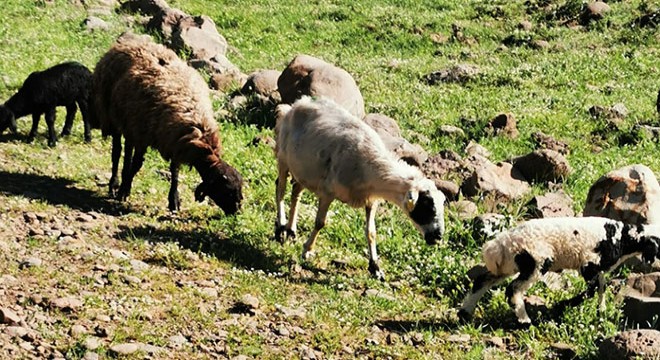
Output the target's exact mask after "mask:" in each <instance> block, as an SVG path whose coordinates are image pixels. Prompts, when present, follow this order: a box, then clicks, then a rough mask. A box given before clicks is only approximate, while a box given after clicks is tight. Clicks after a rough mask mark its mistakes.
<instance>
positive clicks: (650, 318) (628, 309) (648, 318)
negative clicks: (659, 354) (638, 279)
mask: <svg viewBox="0 0 660 360" xmlns="http://www.w3.org/2000/svg"><path fill="white" fill-rule="evenodd" d="M622 311H623V315H624V316H625V318H626V319H627V324H630V326H634V327H637V328H650V327H652V326H655V328H656V329H658V330H660V322H658V321H657V319H660V297H651V296H644V295H642V294H640V293H639V292H637V291H635V290H630V289H629V290H627V291H625V294H624V298H623V308H622ZM658 346H659V347H660V342H658Z"/></svg>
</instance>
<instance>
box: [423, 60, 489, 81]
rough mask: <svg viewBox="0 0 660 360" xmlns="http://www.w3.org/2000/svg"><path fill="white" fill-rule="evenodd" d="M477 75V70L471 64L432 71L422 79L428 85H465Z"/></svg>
mask: <svg viewBox="0 0 660 360" xmlns="http://www.w3.org/2000/svg"><path fill="white" fill-rule="evenodd" d="M478 74H479V68H478V67H477V66H476V65H471V64H459V65H456V66H454V67H451V68H448V69H443V70H439V71H434V72H432V73H430V74H428V75H426V76H425V77H424V80H425V82H426V83H427V84H429V85H437V84H440V83H465V82H468V81H470V80H472V79H473V78H475V77H476V76H477V75H478Z"/></svg>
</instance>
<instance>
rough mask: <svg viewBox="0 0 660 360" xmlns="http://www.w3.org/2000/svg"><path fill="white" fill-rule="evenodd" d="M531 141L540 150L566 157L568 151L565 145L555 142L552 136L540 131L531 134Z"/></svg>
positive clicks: (561, 142)
mask: <svg viewBox="0 0 660 360" xmlns="http://www.w3.org/2000/svg"><path fill="white" fill-rule="evenodd" d="M532 141H534V142H535V143H536V145H537V147H539V148H541V149H548V150H554V151H556V152H558V153H560V154H562V155H568V152H569V149H568V144H567V143H565V142H563V141H559V140H555V139H554V138H553V137H552V136H550V135H546V134H544V133H542V132H540V131H537V132H535V133H533V134H532Z"/></svg>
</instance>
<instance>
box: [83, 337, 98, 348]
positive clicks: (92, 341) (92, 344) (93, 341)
mask: <svg viewBox="0 0 660 360" xmlns="http://www.w3.org/2000/svg"><path fill="white" fill-rule="evenodd" d="M83 346H84V347H85V349H87V350H90V351H94V350H96V349H98V348H99V347H100V346H101V341H100V340H99V338H97V337H94V336H88V337H86V338H85V340H84V341H83Z"/></svg>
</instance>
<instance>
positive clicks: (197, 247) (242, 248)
mask: <svg viewBox="0 0 660 360" xmlns="http://www.w3.org/2000/svg"><path fill="white" fill-rule="evenodd" d="M117 236H118V237H119V238H121V239H127V238H138V239H143V240H146V241H150V242H153V243H167V242H176V243H178V244H179V246H180V247H182V248H184V249H188V250H190V251H192V252H202V253H204V254H207V255H210V256H214V257H216V258H217V259H219V260H223V261H227V262H231V263H233V264H235V265H236V266H239V267H242V268H247V269H256V270H263V271H265V272H277V271H279V270H280V267H281V266H282V260H281V259H280V258H279V257H275V256H273V255H272V254H270V253H269V252H268V251H267V249H264V248H261V247H258V246H255V245H253V244H252V242H251V241H250V239H248V238H247V236H249V234H239V236H237V237H232V238H223V237H222V235H220V234H217V233H215V232H212V231H209V230H206V229H204V228H197V229H195V230H174V229H159V228H156V227H154V226H151V225H145V226H138V227H128V226H120V231H119V233H118V234H117Z"/></svg>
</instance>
